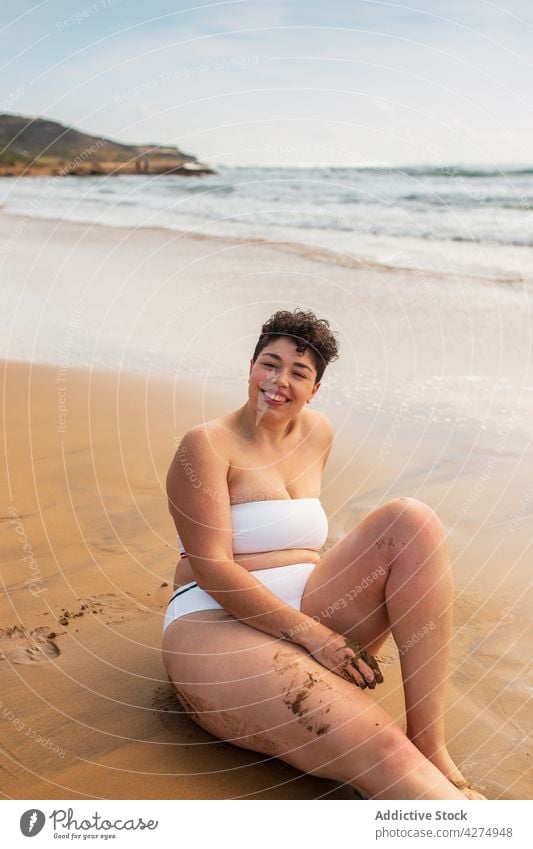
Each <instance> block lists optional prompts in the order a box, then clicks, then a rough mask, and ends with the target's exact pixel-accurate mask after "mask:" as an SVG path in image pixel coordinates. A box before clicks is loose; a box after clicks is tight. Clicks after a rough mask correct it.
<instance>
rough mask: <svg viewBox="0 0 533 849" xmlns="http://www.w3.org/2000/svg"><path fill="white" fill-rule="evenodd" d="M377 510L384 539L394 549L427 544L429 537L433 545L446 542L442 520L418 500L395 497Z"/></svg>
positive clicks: (430, 508) (427, 505)
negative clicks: (421, 543) (420, 543)
mask: <svg viewBox="0 0 533 849" xmlns="http://www.w3.org/2000/svg"><path fill="white" fill-rule="evenodd" d="M378 509H379V511H380V514H381V515H380V519H381V536H382V537H384V538H386V539H385V541H386V542H387V543H388V544H389V545H391V544H393V545H394V547H395V548H398V547H399V548H400V549H401V548H404V547H406V546H407V545H408V544H409V543H412V542H420V541H422V540H423V541H427V540H428V538H429V540H430V541H431V542H433V543H434V544H438V543H440V542H442V540H443V539H444V536H445V534H444V528H443V526H442V522H441V521H440V519H439V517H438V516H437V514H436V513H435V511H434V510H433V508H432V507H430V506H429V504H426V503H425V502H424V501H419V500H418V498H411V497H402V498H395V499H393V500H391V501H388V502H387V503H386V504H384V505H383V506H382V507H380V508H378ZM387 535H388V537H387ZM394 553H395V554H397V553H399V552H398V551H395V552H394Z"/></svg>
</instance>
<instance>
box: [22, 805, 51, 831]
mask: <svg viewBox="0 0 533 849" xmlns="http://www.w3.org/2000/svg"><path fill="white" fill-rule="evenodd" d="M45 822H46V817H45V815H44V814H43V812H42V811H39V810H38V809H37V808H30V809H29V811H24V813H23V814H22V816H21V818H20V830H21V832H22V833H23V835H24V837H35V835H36V834H39V832H40V831H41V829H42V827H43V825H44V824H45Z"/></svg>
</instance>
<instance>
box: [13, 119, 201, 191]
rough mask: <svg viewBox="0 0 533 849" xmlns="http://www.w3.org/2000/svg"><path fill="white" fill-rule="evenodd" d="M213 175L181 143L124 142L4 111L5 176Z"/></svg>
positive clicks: (53, 122) (54, 122) (55, 122)
mask: <svg viewBox="0 0 533 849" xmlns="http://www.w3.org/2000/svg"><path fill="white" fill-rule="evenodd" d="M112 173H130V174H139V173H149V174H169V173H175V174H198V173H201V174H205V173H212V171H211V169H210V168H208V167H207V166H206V165H203V164H202V163H200V162H198V161H197V160H196V158H195V157H194V156H191V155H190V154H187V153H183V152H182V151H180V150H179V149H178V148H177V147H173V146H168V145H158V144H143V145H131V144H121V143H120V142H115V141H113V140H112V139H108V138H105V137H103V136H93V135H89V134H88V133H82V132H80V131H79V130H76V129H74V128H73V127H66V126H64V125H63V124H59V123H58V122H57V121H47V120H45V119H43V118H26V117H23V116H21V115H7V114H4V115H0V175H4V176H11V175H26V174H28V175H32V176H36V175H39V174H46V175H50V174H58V175H67V174H69V175H78V176H83V175H87V174H112Z"/></svg>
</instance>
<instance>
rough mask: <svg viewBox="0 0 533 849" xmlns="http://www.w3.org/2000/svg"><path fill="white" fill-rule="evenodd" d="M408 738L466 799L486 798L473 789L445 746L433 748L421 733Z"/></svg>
mask: <svg viewBox="0 0 533 849" xmlns="http://www.w3.org/2000/svg"><path fill="white" fill-rule="evenodd" d="M408 736H409V735H408ZM409 739H410V740H411V742H412V743H413V744H414V745H415V746H416V747H417V749H418V750H419V751H420V752H422V754H423V755H424V757H426V758H427V759H428V761H431V763H432V764H433V765H434V766H436V767H437V769H440V771H441V772H442V774H443V775H444V776H446V778H447V779H448V781H450V782H451V783H452V784H453V785H454V786H455V787H457V789H458V790H460V791H461V793H463V794H464V795H465V796H466V798H467V799H486V798H487V797H486V796H483V794H482V793H479V791H478V790H475V789H474V787H472V785H471V783H470V781H469V780H468V779H467V778H465V777H464V775H463V774H462V773H461V771H460V769H459V768H458V766H457V765H456V764H455V763H454V761H453V760H452V758H451V757H450V754H449V752H448V749H447V748H446V746H440V748H438V749H435V746H434V745H432V744H430V743H428V741H427V740H424V739H423V738H422V735H417V736H416V737H414V738H413V737H409Z"/></svg>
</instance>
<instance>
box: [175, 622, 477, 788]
mask: <svg viewBox="0 0 533 849" xmlns="http://www.w3.org/2000/svg"><path fill="white" fill-rule="evenodd" d="M202 620H203V621H202ZM163 655H164V661H165V666H166V669H167V672H168V674H169V677H170V679H171V681H172V682H173V684H174V686H175V688H176V690H177V692H178V695H179V697H180V700H181V701H182V703H183V704H184V706H186V708H187V710H189V711H190V712H191V715H192V717H193V718H194V720H195V721H196V722H197V723H198V724H199V725H201V726H202V727H203V728H205V729H206V730H208V731H210V732H211V733H212V734H214V735H215V736H216V737H219V738H220V739H223V740H229V741H231V742H232V743H234V744H235V745H237V746H241V747H243V748H247V749H253V750H254V751H259V752H263V753H265V754H267V755H270V756H273V757H277V758H280V759H281V760H284V761H286V762H287V763H289V764H291V765H292V766H295V767H297V768H298V769H300V770H302V771H303V772H307V773H310V774H313V775H317V776H319V777H323V778H330V779H334V780H337V781H342V782H346V783H348V784H350V785H352V786H354V787H358V788H361V789H362V790H363V791H364V792H365V793H366V794H367V795H368V796H370V797H372V798H376V799H464V798H465V797H464V796H463V794H462V793H460V792H459V791H458V790H457V789H456V788H455V787H454V786H453V785H452V784H450V782H449V781H447V780H446V779H445V778H444V776H443V775H442V773H441V772H440V771H439V770H438V769H436V768H435V767H434V766H433V765H432V764H431V763H430V762H429V761H428V760H427V759H426V758H424V757H423V755H422V754H421V753H420V751H419V750H418V749H417V748H416V747H415V746H414V745H413V744H412V743H411V742H410V741H409V740H408V739H407V738H406V737H405V735H404V734H403V732H402V731H401V729H400V728H399V727H398V726H397V725H396V724H395V723H394V722H393V720H392V719H391V718H390V717H389V716H388V714H387V713H385V711H384V710H383V709H382V708H381V707H379V705H376V704H375V703H374V702H373V701H372V700H371V699H370V698H369V697H368V696H367V695H366V694H365V693H364V692H362V691H361V690H359V689H358V688H357V687H356V686H354V685H353V684H350V683H349V682H347V681H345V680H344V679H342V678H339V677H338V676H337V675H335V674H334V673H332V672H329V671H328V670H326V669H324V668H323V667H322V666H320V665H319V664H318V663H317V662H316V661H315V660H314V659H313V658H312V657H311V656H310V655H309V654H308V653H307V652H306V651H305V650H304V649H302V648H300V647H299V646H295V645H292V644H291V643H288V642H286V641H284V640H278V639H276V638H275V637H271V636H270V635H268V634H263V633H262V632H260V631H257V630H255V629H254V628H251V627H250V626H248V625H245V624H244V623H242V622H239V621H238V620H236V619H234V618H233V617H231V616H229V615H228V614H226V613H224V612H223V611H208V612H201V613H195V614H189V615H188V616H185V617H182V618H181V619H178V620H176V621H175V622H173V623H172V624H171V625H170V626H169V627H168V628H167V630H166V631H165V634H164V640H163Z"/></svg>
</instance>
